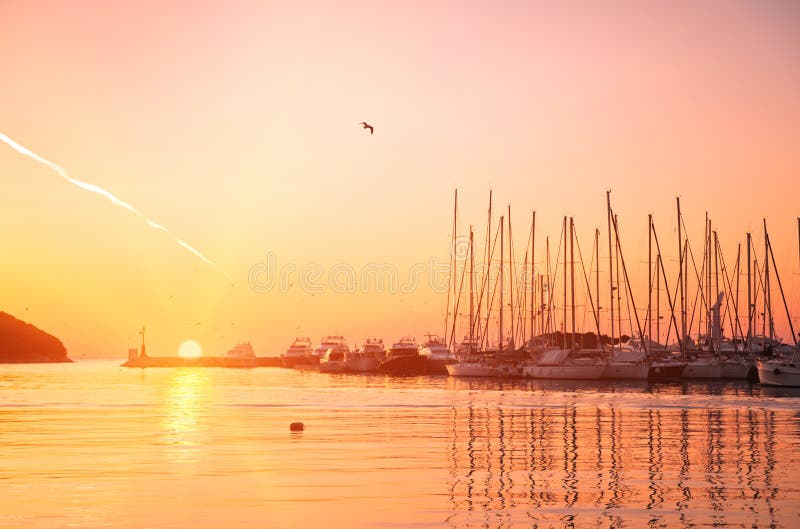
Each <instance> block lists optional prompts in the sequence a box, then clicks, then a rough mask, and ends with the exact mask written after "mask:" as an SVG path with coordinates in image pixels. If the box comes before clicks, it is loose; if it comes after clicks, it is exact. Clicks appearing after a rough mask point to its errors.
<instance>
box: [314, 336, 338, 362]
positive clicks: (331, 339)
mask: <svg viewBox="0 0 800 529" xmlns="http://www.w3.org/2000/svg"><path fill="white" fill-rule="evenodd" d="M344 344H345V339H344V336H325V337H324V338H322V340H320V344H319V345H318V346H317V347H316V349H314V350H313V351H312V352H311V356H312V357H314V358H315V359H316V360H315V363H319V362H320V360H322V357H324V356H325V354H326V353H327V352H328V349H330V348H331V347H337V346H341V345H344Z"/></svg>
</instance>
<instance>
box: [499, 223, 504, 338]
mask: <svg viewBox="0 0 800 529" xmlns="http://www.w3.org/2000/svg"><path fill="white" fill-rule="evenodd" d="M503 221H504V219H503V217H502V216H501V217H500V329H499V331H500V347H499V351H500V352H501V353H502V352H503V233H504V232H505V229H504V227H503Z"/></svg>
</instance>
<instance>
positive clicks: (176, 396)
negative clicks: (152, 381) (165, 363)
mask: <svg viewBox="0 0 800 529" xmlns="http://www.w3.org/2000/svg"><path fill="white" fill-rule="evenodd" d="M209 392H210V379H209V377H208V375H207V374H206V373H203V372H202V371H201V370H197V369H189V370H178V371H176V372H175V373H174V375H173V376H172V377H170V379H169V380H168V381H167V387H166V394H165V397H164V401H163V412H162V417H163V418H162V421H161V429H162V432H163V433H162V441H163V443H164V444H166V445H168V446H170V447H171V451H170V455H169V459H170V461H173V462H176V463H196V462H197V461H198V456H199V455H200V453H201V451H202V448H201V447H202V444H203V443H202V441H203V433H202V428H201V421H200V416H201V415H202V411H203V409H204V408H206V406H207V405H208V404H209V398H210V394H209Z"/></svg>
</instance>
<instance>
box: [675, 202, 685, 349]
mask: <svg viewBox="0 0 800 529" xmlns="http://www.w3.org/2000/svg"><path fill="white" fill-rule="evenodd" d="M675 201H676V202H677V204H678V255H679V256H680V257H679V259H678V265H679V266H680V273H679V274H678V282H679V285H678V286H679V289H680V291H681V336H680V338H681V353H684V348H685V346H686V345H685V344H686V300H685V292H684V280H685V278H684V275H683V231H682V230H681V224H682V223H683V222H682V218H681V197H675Z"/></svg>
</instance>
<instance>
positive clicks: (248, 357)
mask: <svg viewBox="0 0 800 529" xmlns="http://www.w3.org/2000/svg"><path fill="white" fill-rule="evenodd" d="M222 365H223V366H225V367H255V366H256V355H255V353H254V352H253V346H252V345H250V342H242V343H240V344H238V345H236V346H235V347H234V348H233V349H231V350H230V351H228V352H227V353H225V358H223V359H222Z"/></svg>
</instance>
